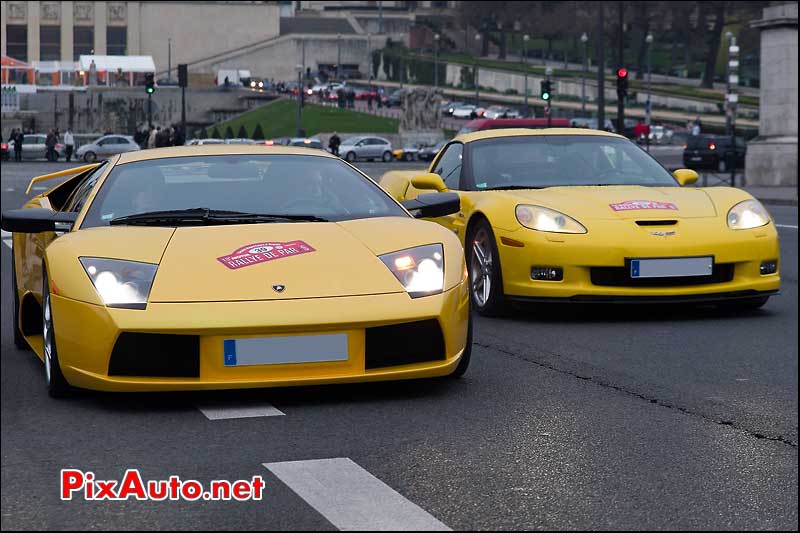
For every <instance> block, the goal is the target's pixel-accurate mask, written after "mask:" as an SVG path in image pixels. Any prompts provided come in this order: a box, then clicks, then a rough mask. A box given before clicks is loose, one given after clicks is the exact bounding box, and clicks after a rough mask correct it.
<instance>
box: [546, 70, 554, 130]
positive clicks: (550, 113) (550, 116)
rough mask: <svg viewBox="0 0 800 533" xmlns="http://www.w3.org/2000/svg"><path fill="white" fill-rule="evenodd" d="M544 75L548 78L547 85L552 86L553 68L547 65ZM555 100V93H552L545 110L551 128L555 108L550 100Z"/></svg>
mask: <svg viewBox="0 0 800 533" xmlns="http://www.w3.org/2000/svg"><path fill="white" fill-rule="evenodd" d="M544 75H545V77H546V78H547V86H548V87H549V86H550V76H552V75H553V69H552V68H551V67H547V68H546V69H544ZM552 101H553V95H552V94H551V95H550V96H549V97H548V98H547V104H546V105H545V108H544V112H545V114H546V115H547V127H548V128H549V127H550V126H551V125H552V124H553V109H552V107H551V104H550V102H552Z"/></svg>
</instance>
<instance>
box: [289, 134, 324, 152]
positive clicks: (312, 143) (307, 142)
mask: <svg viewBox="0 0 800 533" xmlns="http://www.w3.org/2000/svg"><path fill="white" fill-rule="evenodd" d="M285 146H300V147H304V148H316V149H317V150H324V149H325V145H324V144H322V141H321V140H319V139H317V138H316V137H292V138H290V139H289V142H287V143H286V144H285Z"/></svg>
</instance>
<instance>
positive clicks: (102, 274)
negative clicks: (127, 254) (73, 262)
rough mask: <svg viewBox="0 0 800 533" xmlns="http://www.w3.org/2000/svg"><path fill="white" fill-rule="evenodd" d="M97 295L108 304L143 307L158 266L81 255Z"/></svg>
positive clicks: (123, 306)
mask: <svg viewBox="0 0 800 533" xmlns="http://www.w3.org/2000/svg"><path fill="white" fill-rule="evenodd" d="M80 261H81V264H82V265H83V269H84V270H85V271H86V274H88V275H89V279H91V280H92V284H93V285H94V288H95V289H96V290H97V294H99V295H100V298H101V299H102V300H103V303H104V304H106V306H108V307H122V308H126V309H144V308H145V307H146V306H147V296H148V295H149V294H150V288H151V287H152V286H153V278H155V276H156V270H157V269H158V265H154V264H152V263H140V262H138V261H122V260H120V259H104V258H100V257H81V258H80Z"/></svg>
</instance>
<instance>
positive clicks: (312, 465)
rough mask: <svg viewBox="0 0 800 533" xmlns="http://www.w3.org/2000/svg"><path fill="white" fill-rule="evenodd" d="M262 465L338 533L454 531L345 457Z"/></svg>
mask: <svg viewBox="0 0 800 533" xmlns="http://www.w3.org/2000/svg"><path fill="white" fill-rule="evenodd" d="M264 466H265V467H266V468H267V470H269V471H271V472H272V473H273V474H275V476H277V477H278V479H280V480H281V481H282V482H283V483H285V484H286V485H287V486H288V487H289V488H290V489H292V490H293V491H294V492H296V493H297V495H298V496H300V497H301V498H303V499H304V500H305V501H306V503H308V504H309V505H311V507H313V508H314V509H315V510H316V511H317V512H319V513H320V514H321V515H322V516H324V517H325V518H326V519H327V520H328V521H329V522H330V523H332V524H333V525H334V526H336V527H337V528H339V529H340V530H348V531H450V528H449V527H447V526H446V525H444V524H443V523H441V522H440V521H439V520H437V519H436V518H434V517H433V516H431V515H430V514H428V513H427V512H426V511H425V510H424V509H422V508H421V507H419V506H418V505H417V504H415V503H413V502H411V501H409V500H407V499H406V498H405V497H403V496H402V495H401V494H399V493H398V492H396V491H394V490H393V489H392V488H391V487H389V486H388V485H387V484H386V483H384V482H383V481H381V480H380V479H378V478H376V477H375V476H373V475H372V474H370V473H369V472H367V471H366V470H364V469H363V468H361V467H360V466H358V465H357V464H356V463H354V462H353V461H351V460H350V459H348V458H346V457H344V458H337V459H320V460H313V461H288V462H283V463H264Z"/></svg>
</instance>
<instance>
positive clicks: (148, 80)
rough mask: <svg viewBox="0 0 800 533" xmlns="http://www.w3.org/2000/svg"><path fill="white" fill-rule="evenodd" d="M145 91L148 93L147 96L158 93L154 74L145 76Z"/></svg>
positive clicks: (149, 73)
mask: <svg viewBox="0 0 800 533" xmlns="http://www.w3.org/2000/svg"><path fill="white" fill-rule="evenodd" d="M144 90H145V91H147V94H153V93H154V92H156V82H155V74H153V73H152V72H148V73H146V74H145V75H144Z"/></svg>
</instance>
